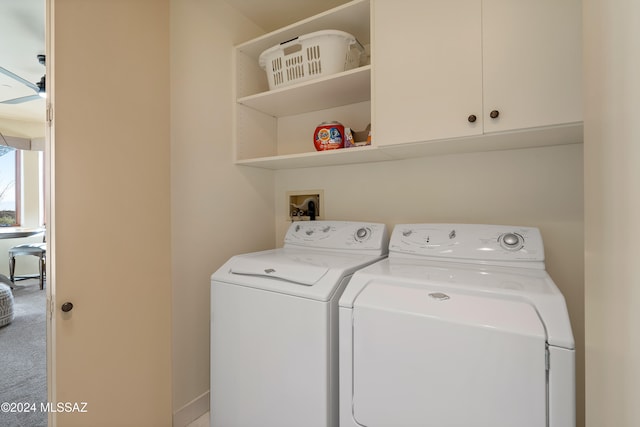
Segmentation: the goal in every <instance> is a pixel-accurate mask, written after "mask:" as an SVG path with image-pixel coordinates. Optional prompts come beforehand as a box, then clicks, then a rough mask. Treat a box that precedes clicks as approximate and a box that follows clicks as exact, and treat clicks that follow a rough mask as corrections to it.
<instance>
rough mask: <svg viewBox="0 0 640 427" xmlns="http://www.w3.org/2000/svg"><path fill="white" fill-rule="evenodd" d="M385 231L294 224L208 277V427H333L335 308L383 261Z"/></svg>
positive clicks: (335, 407) (335, 420) (319, 223)
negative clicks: (278, 241) (273, 243)
mask: <svg viewBox="0 0 640 427" xmlns="http://www.w3.org/2000/svg"><path fill="white" fill-rule="evenodd" d="M388 239H389V236H388V232H387V229H386V226H385V225H384V224H373V223H359V222H338V221H305V222H294V223H292V225H291V226H290V228H289V230H288V231H287V234H286V236H285V240H284V247H283V248H279V249H273V250H267V251H262V252H255V253H250V254H244V255H238V256H234V257H232V258H231V259H229V261H227V262H226V263H225V264H224V265H223V266H222V267H220V269H218V271H216V272H215V273H214V274H213V275H212V277H211V426H212V427H287V426H291V427H301V426H305V427H314V426H318V427H320V426H322V427H328V426H329V427H337V426H338V417H339V412H338V404H339V399H338V299H339V298H340V295H341V294H342V291H343V290H344V288H345V286H346V285H347V283H348V282H349V280H350V279H351V277H352V275H353V273H354V272H355V271H356V270H358V269H359V268H362V267H364V266H367V265H369V264H371V263H374V262H376V261H378V260H380V259H382V258H384V257H386V254H387V247H388Z"/></svg>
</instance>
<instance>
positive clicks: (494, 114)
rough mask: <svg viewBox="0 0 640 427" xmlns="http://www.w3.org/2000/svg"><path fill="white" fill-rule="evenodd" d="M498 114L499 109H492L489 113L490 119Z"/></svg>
mask: <svg viewBox="0 0 640 427" xmlns="http://www.w3.org/2000/svg"><path fill="white" fill-rule="evenodd" d="M499 115H500V111H498V110H493V111H492V112H490V113H489V117H491V118H492V119H495V118H497V117H498V116H499Z"/></svg>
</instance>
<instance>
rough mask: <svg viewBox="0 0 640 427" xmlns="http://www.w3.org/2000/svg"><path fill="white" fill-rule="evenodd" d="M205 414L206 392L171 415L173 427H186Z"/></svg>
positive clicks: (207, 407) (206, 409)
mask: <svg viewBox="0 0 640 427" xmlns="http://www.w3.org/2000/svg"><path fill="white" fill-rule="evenodd" d="M207 412H209V392H208V391H207V392H205V393H203V394H201V395H200V396H198V397H196V398H195V399H193V400H192V401H191V402H189V403H187V404H186V405H184V406H183V407H182V408H180V409H178V410H177V411H176V412H174V413H173V427H186V426H188V425H189V424H190V423H192V422H193V421H195V420H197V419H198V418H200V417H201V416H202V415H204V414H206V413H207Z"/></svg>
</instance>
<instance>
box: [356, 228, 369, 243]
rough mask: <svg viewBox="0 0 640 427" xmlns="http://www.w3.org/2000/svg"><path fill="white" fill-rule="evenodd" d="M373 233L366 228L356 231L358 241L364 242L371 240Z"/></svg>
mask: <svg viewBox="0 0 640 427" xmlns="http://www.w3.org/2000/svg"><path fill="white" fill-rule="evenodd" d="M370 234H371V231H370V230H369V229H368V228H366V227H360V228H358V229H357V230H356V240H357V241H359V242H362V241H364V240H366V239H368V238H369V235H370Z"/></svg>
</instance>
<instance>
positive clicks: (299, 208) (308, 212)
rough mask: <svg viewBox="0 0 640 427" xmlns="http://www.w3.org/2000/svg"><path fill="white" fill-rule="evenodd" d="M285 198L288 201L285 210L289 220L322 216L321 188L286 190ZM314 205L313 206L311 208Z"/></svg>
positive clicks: (322, 194)
mask: <svg viewBox="0 0 640 427" xmlns="http://www.w3.org/2000/svg"><path fill="white" fill-rule="evenodd" d="M286 200H287V203H288V207H287V211H288V212H289V219H290V220H291V221H309V220H311V219H322V218H324V192H323V190H305V191H287V197H286ZM310 202H312V203H310ZM310 205H311V208H310ZM314 206H315V208H313V207H314Z"/></svg>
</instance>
